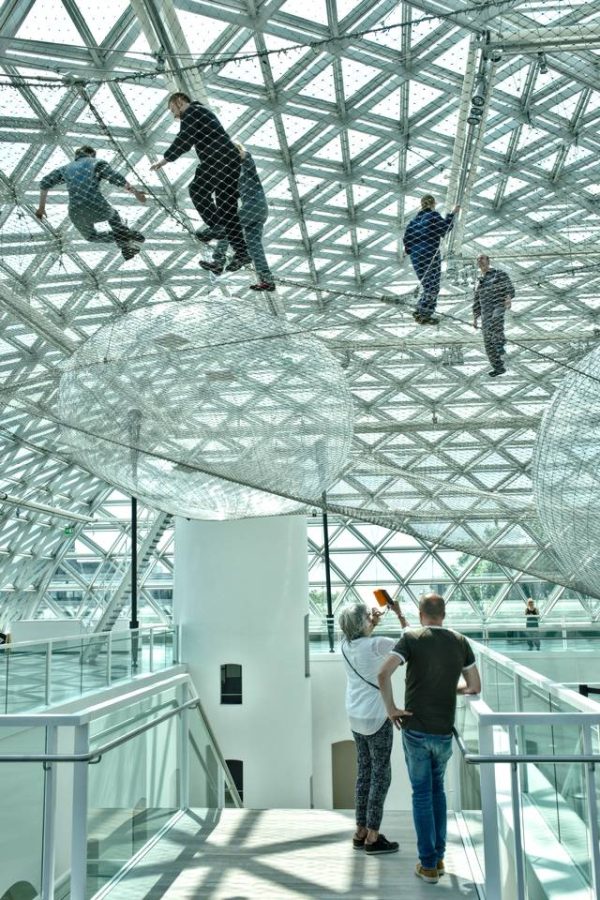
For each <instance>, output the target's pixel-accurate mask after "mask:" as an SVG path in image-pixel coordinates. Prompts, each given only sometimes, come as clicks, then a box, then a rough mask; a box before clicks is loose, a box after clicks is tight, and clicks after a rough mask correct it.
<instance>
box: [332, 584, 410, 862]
mask: <svg viewBox="0 0 600 900" xmlns="http://www.w3.org/2000/svg"><path fill="white" fill-rule="evenodd" d="M391 608H392V609H393V611H394V613H395V614H396V615H397V616H398V619H399V620H400V624H401V625H402V627H403V628H404V627H405V626H406V620H405V619H404V616H403V615H402V613H401V611H400V606H399V604H398V602H397V601H395V602H394V603H393V604H392V606H391ZM379 617H380V613H379V612H378V610H372V611H371V612H369V611H368V610H367V608H366V606H365V605H364V604H363V603H352V604H349V605H348V606H346V607H345V608H344V609H343V610H342V612H341V613H340V616H339V625H340V628H341V629H342V632H343V633H344V637H345V641H344V642H343V643H342V646H341V651H342V655H343V657H344V666H345V669H346V676H347V685H346V712H347V713H348V719H349V721H350V728H351V729H352V736H353V737H354V742H355V744H356V755H357V764H358V771H357V778H356V791H355V807H356V832H355V834H354V837H353V839H352V845H353V847H354V849H355V850H362V849H363V848H364V850H365V852H366V853H368V854H371V853H395V852H396V851H397V850H398V843H397V842H396V841H388V839H387V838H386V837H385V835H383V834H381V832H380V831H379V827H380V825H381V819H382V817H383V804H384V802H385V798H386V795H387V792H388V788H389V786H390V783H391V780H392V769H391V764H390V756H391V752H392V742H393V736H394V729H393V726H392V723H391V721H390V719H388V717H387V713H386V709H385V706H384V704H383V700H382V698H381V693H380V691H379V687H378V684H377V675H378V673H379V670H380V669H381V666H382V664H383V662H384V661H385V660H386V659H387V657H388V656H389V653H390V651H391V650H392V648H393V647H394V646H395V643H396V642H395V641H394V639H393V638H386V637H373V629H374V628H375V626H376V625H377V623H378V621H379ZM403 713H404V714H405V715H407V716H408V715H410V713H409V712H406V711H403Z"/></svg>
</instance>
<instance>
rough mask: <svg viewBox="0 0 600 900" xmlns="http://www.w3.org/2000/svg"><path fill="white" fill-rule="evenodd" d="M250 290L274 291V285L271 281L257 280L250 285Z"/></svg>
mask: <svg viewBox="0 0 600 900" xmlns="http://www.w3.org/2000/svg"><path fill="white" fill-rule="evenodd" d="M250 290H251V291H274V290H275V285H274V283H273V282H272V281H259V282H257V283H256V284H251V285H250Z"/></svg>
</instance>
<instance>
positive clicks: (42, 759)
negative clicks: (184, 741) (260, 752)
mask: <svg viewBox="0 0 600 900" xmlns="http://www.w3.org/2000/svg"><path fill="white" fill-rule="evenodd" d="M174 680H177V681H179V682H181V678H180V677H179V678H178V679H169V680H168V682H167V685H168V687H169V688H170V687H172V686H173V685H171V684H169V682H172V681H174ZM183 681H184V683H185V684H186V685H187V686H188V687H190V686H192V682H191V680H190V678H189V675H186V676H185V678H184V679H183ZM163 690H164V686H163ZM137 693H141V692H134V694H133V695H128V697H129V696H134V695H135V694H137ZM136 699H139V698H136ZM133 702H136V700H135V699H134V701H133ZM99 706H100V705H99ZM186 709H197V710H198V713H199V715H200V718H201V719H202V724H203V726H204V728H205V730H206V733H207V734H208V738H209V741H210V744H211V747H212V750H213V752H214V754H215V756H216V757H217V760H218V762H219V764H220V766H221V768H222V770H223V776H224V778H225V782H226V784H227V788H228V790H229V793H230V794H231V796H232V798H233V800H234V803H236V805H237V806H239V807H241V806H242V800H241V798H240V795H239V792H238V789H237V787H236V785H235V782H234V781H233V778H232V777H231V773H230V771H229V767H228V765H227V762H226V760H225V758H224V756H223V754H222V752H221V748H220V746H219V744H218V742H217V739H216V737H215V733H214V731H213V730H212V727H211V725H210V723H209V721H208V719H207V717H206V713H205V712H204V707H203V706H202V702H201V701H200V698H199V697H198V695H197V694H196V693H195V691H194V696H193V697H192V699H191V700H188V701H187V702H186V703H181V704H179V706H176V707H174V708H173V709H170V710H169V711H168V712H166V713H163V714H162V715H161V716H157V717H156V718H154V719H152V720H151V721H150V722H146V723H144V724H143V725H138V726H137V728H132V729H131V730H130V731H127V732H126V733H125V734H122V735H119V737H117V738H113V740H112V741H107V742H106V743H105V744H102V745H101V746H100V747H96V748H95V749H94V750H90V751H88V752H87V753H70V754H52V753H33V754H27V753H12V754H0V763H42V764H44V766H47V765H51V764H52V763H89V764H90V765H97V764H98V763H99V762H100V761H101V759H102V757H103V756H104V754H105V753H109V752H110V751H111V750H114V749H115V748H116V747H119V746H121V745H122V744H126V743H127V742H128V741H130V740H132V739H133V738H135V737H139V735H140V734H144V732H146V731H150V730H151V729H152V728H156V727H157V726H158V725H161V724H162V723H163V722H166V721H168V720H169V719H171V718H173V716H177V715H179V714H180V713H181V712H183V711H184V710H186ZM150 712H151V710H149V713H150ZM7 718H11V717H7ZM44 718H46V719H49V718H52V722H51V723H46V724H52V725H58V724H63V725H64V724H66V725H79V724H81V721H80V720H79V719H78V718H77V717H73V718H74V719H75V720H76V721H66V722H57V721H56V718H61V719H62V718H67V719H68V717H52V716H46V717H44Z"/></svg>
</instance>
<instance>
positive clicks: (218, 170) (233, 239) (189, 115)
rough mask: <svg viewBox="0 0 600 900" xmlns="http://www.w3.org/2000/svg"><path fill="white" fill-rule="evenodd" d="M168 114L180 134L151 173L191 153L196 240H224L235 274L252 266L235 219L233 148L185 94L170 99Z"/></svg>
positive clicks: (236, 155) (212, 119)
mask: <svg viewBox="0 0 600 900" xmlns="http://www.w3.org/2000/svg"><path fill="white" fill-rule="evenodd" d="M169 110H170V111H171V113H172V115H173V117H174V118H175V119H179V121H180V122H181V128H180V131H179V134H178V135H177V137H176V138H175V140H174V141H173V143H172V144H171V146H170V147H168V148H167V149H166V150H165V153H164V158H163V159H161V160H160V162H157V163H154V165H153V166H151V167H150V168H151V170H152V171H153V172H156V171H157V170H158V169H162V167H163V166H165V165H166V164H167V163H168V162H173V161H174V160H176V159H179V157H180V156H181V155H182V154H183V153H185V152H186V151H187V150H191V149H192V147H194V149H195V150H196V153H197V154H198V159H199V160H200V165H199V166H198V168H197V169H196V174H195V175H194V179H193V181H192V183H191V184H190V186H189V192H190V197H191V198H192V203H193V204H194V206H195V207H196V209H197V210H198V213H199V214H200V217H201V218H202V220H203V221H204V222H205V223H206V225H207V226H208V227H207V228H206V229H203V230H201V231H198V232H196V235H197V237H198V238H199V240H201V241H203V242H208V241H212V240H218V239H219V238H223V237H226V238H227V240H228V241H229V243H230V244H231V246H232V247H233V250H234V254H235V255H234V260H235V262H236V268H241V266H245V265H248V264H249V263H251V262H252V260H251V259H250V255H249V253H248V250H247V247H246V242H245V240H244V232H243V231H242V226H241V224H240V219H239V215H238V198H239V178H240V168H241V159H240V154H239V151H238V149H237V147H236V146H235V144H234V143H233V141H232V140H231V138H230V137H229V135H228V134H227V132H226V131H225V129H224V128H223V126H222V125H221V123H220V122H219V120H218V119H217V117H216V116H215V114H214V113H213V112H211V110H210V109H208V107H206V106H203V105H202V103H198V102H197V101H195V100H191V99H190V98H189V97H188V95H187V94H183V93H181V92H178V93H175V94H171V96H170V97H169ZM213 195H214V197H213Z"/></svg>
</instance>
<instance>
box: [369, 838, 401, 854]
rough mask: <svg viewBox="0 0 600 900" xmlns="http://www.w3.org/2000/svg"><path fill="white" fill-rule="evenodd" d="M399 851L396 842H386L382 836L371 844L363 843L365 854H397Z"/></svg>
mask: <svg viewBox="0 0 600 900" xmlns="http://www.w3.org/2000/svg"><path fill="white" fill-rule="evenodd" d="M399 849H400V845H399V844H398V841H388V839H387V838H386V837H384V835H383V834H380V835H379V837H378V838H377V840H376V841H375V842H374V843H372V844H367V843H366V842H365V853H397V852H398V850H399Z"/></svg>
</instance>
